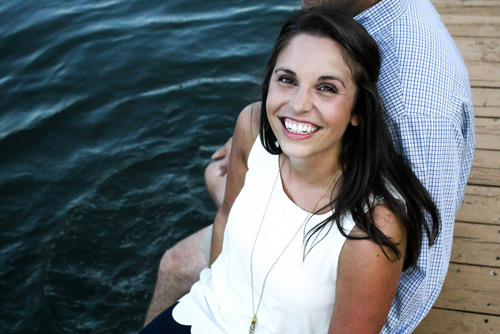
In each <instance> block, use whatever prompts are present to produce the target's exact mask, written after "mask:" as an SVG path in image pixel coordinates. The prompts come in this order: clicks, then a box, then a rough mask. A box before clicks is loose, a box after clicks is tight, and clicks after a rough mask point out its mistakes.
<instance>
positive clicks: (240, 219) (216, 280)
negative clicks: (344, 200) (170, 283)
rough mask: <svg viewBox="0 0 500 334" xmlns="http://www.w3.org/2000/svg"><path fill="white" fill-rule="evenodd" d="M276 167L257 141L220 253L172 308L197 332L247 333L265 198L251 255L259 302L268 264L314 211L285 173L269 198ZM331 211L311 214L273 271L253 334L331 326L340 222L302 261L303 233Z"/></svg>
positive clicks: (346, 224)
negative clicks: (289, 190) (291, 190)
mask: <svg viewBox="0 0 500 334" xmlns="http://www.w3.org/2000/svg"><path fill="white" fill-rule="evenodd" d="M278 164H279V162H278V156H277V155H271V154H269V153H268V152H267V151H266V150H265V149H264V148H263V146H262V144H261V142H260V139H259V138H257V140H256V141H255V143H254V145H253V147H252V149H251V152H250V154H249V157H248V168H249V170H248V172H247V173H246V176H245V184H244V187H243V188H242V190H241V192H240V194H239V195H238V197H237V198H236V200H235V202H234V204H233V207H232V209H231V212H230V214H229V217H228V222H227V225H226V230H225V233H224V241H223V248H222V252H221V254H220V255H219V257H218V258H217V260H216V261H215V262H214V263H213V265H212V268H210V269H205V270H203V271H202V273H201V274H200V281H198V282H197V283H195V284H194V285H193V287H192V289H191V291H190V292H189V293H188V294H187V295H186V296H184V297H183V298H181V299H180V301H179V304H178V305H177V306H176V307H175V308H174V311H173V316H174V319H175V320H176V321H177V322H178V323H180V324H183V325H190V326H192V329H191V332H192V333H194V334H212V333H213V334H219V333H228V334H229V333H230V334H233V333H234V334H239V333H248V329H249V327H250V323H251V320H252V317H253V311H252V296H251V293H252V288H251V284H250V253H251V250H252V246H253V243H254V240H255V236H256V234H257V230H258V228H259V225H260V223H261V219H262V216H263V214H264V210H265V208H266V205H267V202H268V200H270V203H269V208H268V210H267V214H266V216H265V220H264V222H263V225H262V229H261V232H260V234H259V238H258V240H257V243H256V246H255V251H254V258H253V275H254V291H253V294H254V299H255V305H257V303H258V301H259V298H260V294H261V290H262V283H263V280H264V277H265V276H266V274H267V273H268V271H269V268H270V267H271V266H272V264H273V263H274V261H275V260H276V259H277V258H278V256H279V255H280V254H281V252H282V251H283V249H284V248H285V247H286V245H287V243H288V242H289V241H290V239H291V238H292V236H293V235H294V234H295V233H296V231H297V229H299V227H300V226H301V224H302V223H303V222H304V220H305V219H306V217H307V215H308V214H309V213H308V212H306V211H304V210H302V209H301V208H300V207H298V206H297V205H296V204H295V203H293V202H292V201H291V200H290V198H289V197H288V196H287V195H286V193H285V192H284V190H283V185H282V183H281V178H280V177H278V179H277V183H276V186H275V189H274V192H272V196H271V198H270V195H271V190H272V187H273V184H274V181H275V179H276V175H277V173H278V169H279V165H278ZM330 214H331V213H326V214H323V215H317V216H313V217H312V218H311V219H310V220H309V222H308V223H307V225H306V227H305V229H304V228H303V229H302V230H301V231H300V232H299V233H298V235H297V236H296V237H295V238H294V239H293V241H292V243H291V244H290V246H289V247H288V248H287V250H286V251H285V252H284V253H283V255H282V256H281V258H280V259H279V261H278V262H277V264H276V265H275V267H274V268H273V269H272V271H271V273H270V274H269V277H268V279H267V283H266V286H265V289H264V294H263V296H262V303H261V305H260V308H259V311H258V313H257V318H258V322H257V327H256V329H255V333H256V334H268V333H277V334H283V333H287V334H293V333H297V334H307V333H326V332H327V331H328V326H329V322H330V317H331V314H332V310H333V304H334V300H335V284H336V278H337V265H338V260H339V255H340V251H341V249H342V246H343V244H344V241H345V237H344V236H342V234H341V233H340V232H339V230H338V229H337V227H336V225H333V226H332V227H331V228H324V229H323V230H322V232H321V233H320V235H318V237H317V238H316V237H313V239H316V240H320V239H321V238H323V237H324V238H323V239H322V240H321V241H319V243H318V244H317V245H316V246H315V247H314V248H312V250H311V251H310V252H309V253H308V255H307V256H306V257H305V259H304V258H303V254H304V234H305V232H306V231H307V230H309V229H310V228H312V227H313V226H315V225H316V224H318V223H319V222H321V221H323V220H324V219H325V218H327V217H328V216H329V215H330ZM342 224H343V228H344V231H345V233H346V234H349V232H350V231H351V229H352V228H353V227H354V222H353V221H352V218H351V216H350V215H346V216H345V218H344V220H343V222H342ZM315 236H316V235H315Z"/></svg>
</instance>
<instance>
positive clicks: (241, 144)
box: [210, 103, 260, 265]
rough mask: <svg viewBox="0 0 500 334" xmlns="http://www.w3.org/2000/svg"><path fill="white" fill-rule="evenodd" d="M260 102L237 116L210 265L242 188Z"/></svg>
mask: <svg viewBox="0 0 500 334" xmlns="http://www.w3.org/2000/svg"><path fill="white" fill-rule="evenodd" d="M259 112H260V103H254V104H251V105H249V106H247V107H246V108H245V109H243V111H242V112H241V113H240V115H239V116H238V121H237V122H236V127H235V129H234V134H233V143H232V147H231V154H230V156H229V165H228V173H227V181H226V190H225V193H224V201H223V202H222V206H221V207H220V209H219V211H218V212H217V215H216V216H215V221H214V228H213V234H212V246H211V251H210V265H212V263H213V262H214V261H215V259H217V257H218V256H219V254H220V252H221V251H222V239H223V236H224V230H225V228H226V223H227V217H228V215H229V211H230V210H231V207H232V206H233V202H234V200H235V199H236V197H237V196H238V194H239V193H240V191H241V188H243V184H244V182H245V174H246V172H247V170H248V167H247V159H248V155H249V153H250V150H251V148H252V145H253V143H254V142H255V139H256V138H257V135H258V132H259V131H258V129H259Z"/></svg>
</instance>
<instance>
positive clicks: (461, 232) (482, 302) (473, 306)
mask: <svg viewBox="0 0 500 334" xmlns="http://www.w3.org/2000/svg"><path fill="white" fill-rule="evenodd" d="M431 1H432V2H433V4H434V6H435V7H436V9H437V10H438V12H439V13H440V14H441V17H442V19H443V22H444V24H445V25H446V27H447V28H448V30H449V31H450V33H451V34H452V36H453V38H454V39H455V42H456V43H457V45H458V47H459V48H460V51H461V52H462V55H463V57H464V59H465V62H466V64H467V68H468V70H469V77H470V83H471V86H472V94H473V100H474V113H475V122H476V151H475V154H474V161H473V166H472V171H471V174H470V177H469V181H468V185H467V188H466V191H465V199H464V202H463V204H462V207H461V209H460V211H459V213H458V215H457V218H456V223H455V235H454V240H453V250H452V255H451V263H450V266H449V269H448V275H447V277H446V281H445V283H444V287H443V290H442V292H441V294H440V296H439V298H438V299H437V301H436V303H435V304H434V307H433V309H432V310H431V311H430V313H429V314H428V315H427V317H426V318H425V319H424V320H423V322H422V323H421V324H420V325H419V327H418V328H417V329H416V330H415V332H414V333H418V334H443V333H459V334H462V333H464V334H466V333H495V334H499V333H500V0H431Z"/></svg>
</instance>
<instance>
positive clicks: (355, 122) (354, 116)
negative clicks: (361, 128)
mask: <svg viewBox="0 0 500 334" xmlns="http://www.w3.org/2000/svg"><path fill="white" fill-rule="evenodd" d="M351 125H352V126H358V125H359V118H358V114H356V113H354V112H353V113H352V114H351Z"/></svg>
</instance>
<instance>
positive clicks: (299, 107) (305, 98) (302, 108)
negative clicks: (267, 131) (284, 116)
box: [290, 87, 313, 112]
mask: <svg viewBox="0 0 500 334" xmlns="http://www.w3.org/2000/svg"><path fill="white" fill-rule="evenodd" d="M290 102H291V107H292V108H293V109H294V110H295V111H296V112H307V111H310V110H311V109H312V108H313V101H312V94H311V91H310V90H309V89H308V88H306V87H297V89H296V90H295V92H294V94H293V96H292V99H291V100H290Z"/></svg>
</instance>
